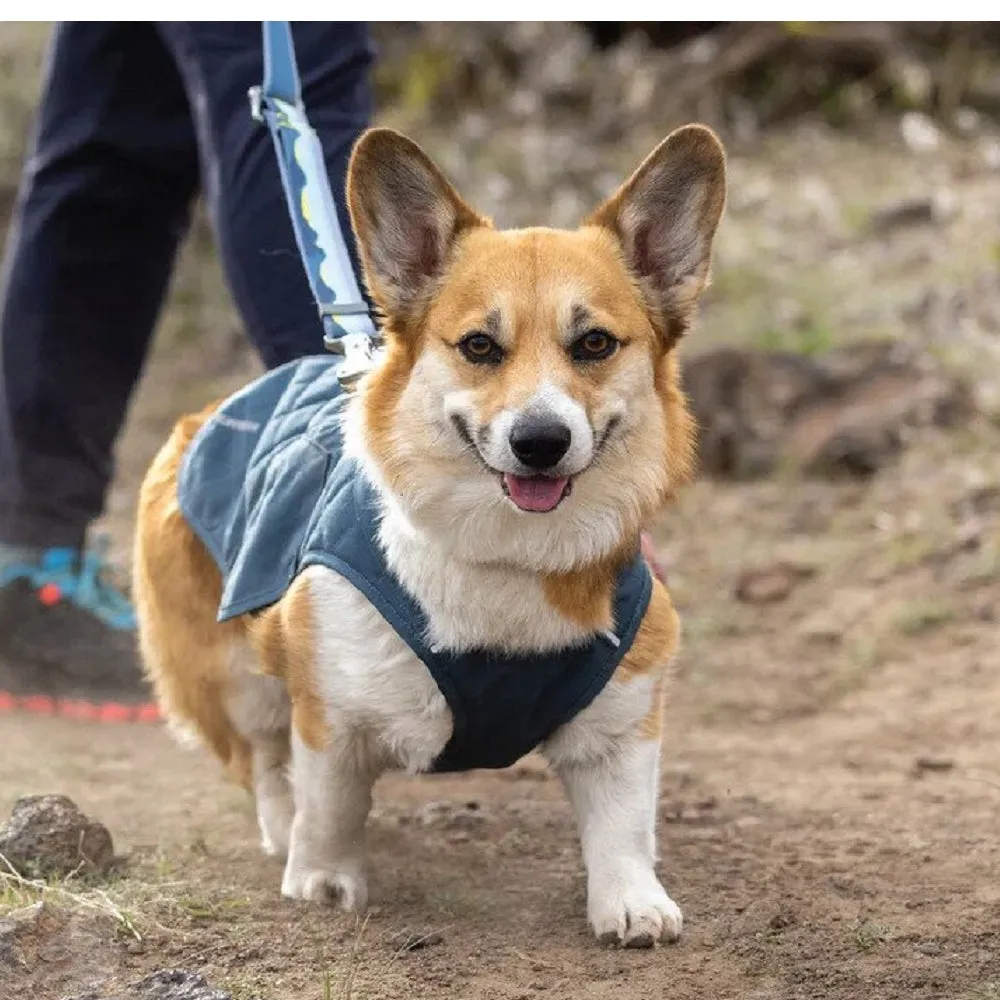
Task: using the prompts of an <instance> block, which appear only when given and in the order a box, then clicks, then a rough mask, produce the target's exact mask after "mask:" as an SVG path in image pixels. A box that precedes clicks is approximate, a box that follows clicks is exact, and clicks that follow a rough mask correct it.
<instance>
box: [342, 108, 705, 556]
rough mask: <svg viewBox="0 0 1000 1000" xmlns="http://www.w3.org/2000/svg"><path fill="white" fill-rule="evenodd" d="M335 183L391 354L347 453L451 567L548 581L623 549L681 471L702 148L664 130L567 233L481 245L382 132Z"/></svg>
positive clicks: (701, 216)
mask: <svg viewBox="0 0 1000 1000" xmlns="http://www.w3.org/2000/svg"><path fill="white" fill-rule="evenodd" d="M348 184H349V187H348V191H349V202H350V207H351V214H352V219H353V222H354V228H355V232H356V235H357V239H358V244H359V248H360V251H361V256H362V259H363V262H364V266H365V275H366V278H367V282H368V287H369V289H370V291H371V294H372V297H373V298H374V299H375V301H376V303H377V304H378V306H379V309H380V310H381V312H382V314H383V317H384V320H385V333H386V337H387V341H388V356H387V358H386V360H385V362H384V363H383V364H382V365H381V366H380V367H379V368H378V369H377V370H376V371H375V372H373V373H372V375H371V376H370V377H369V378H368V379H367V380H366V382H365V383H364V384H363V386H362V389H361V392H362V393H363V405H362V408H361V414H362V421H363V427H362V430H361V433H362V440H363V450H364V452H365V455H366V460H367V461H368V463H369V467H370V468H371V469H372V470H373V472H374V474H375V475H376V477H377V479H378V480H379V482H380V484H381V485H382V486H383V487H384V489H385V490H386V491H387V493H388V494H389V495H390V496H391V498H392V499H393V500H394V501H395V502H396V504H397V506H398V508H399V509H400V510H401V512H402V513H403V514H404V515H405V516H406V517H407V518H408V519H409V520H410V521H411V522H412V523H413V524H414V525H415V526H416V527H418V528H420V529H422V530H428V531H432V532H434V533H435V534H436V535H437V536H439V538H440V539H441V540H442V541H447V542H449V543H450V544H451V545H452V546H453V548H454V549H455V550H456V551H457V552H459V553H461V555H462V556H463V557H465V558H470V559H475V560H477V561H481V562H500V563H514V564H517V565H521V566H525V567H530V568H534V569H539V570H546V571H557V570H569V569H572V568H574V567H576V566H579V565H582V564H584V563H586V562H592V561H593V560H595V559H600V558H603V557H606V556H608V555H609V554H610V553H613V552H615V551H616V550H619V549H620V548H621V547H622V546H623V545H625V546H627V545H630V544H633V543H634V541H635V534H636V532H637V530H638V527H639V525H640V524H641V522H642V521H643V520H644V519H645V518H647V517H648V516H649V515H650V514H651V513H652V512H653V511H654V510H655V509H657V508H658V507H659V506H660V505H662V504H663V503H664V501H665V500H666V498H667V497H668V496H669V494H670V492H671V491H672V489H673V488H674V487H675V486H676V485H677V484H678V483H679V482H681V481H682V480H683V479H684V478H686V477H687V475H688V474H689V471H690V464H691V453H692V427H691V421H690V418H689V416H688V413H687V411H686V409H685V407H684V402H683V397H682V396H681V394H680V392H679V389H678V386H677V372H676V366H675V362H674V359H673V356H672V348H673V347H674V345H675V343H676V341H677V340H678V338H679V337H680V335H681V333H682V332H683V331H684V329H685V328H686V326H687V324H688V322H689V321H690V319H691V317H692V313H693V310H694V307H695V305H696V301H697V298H698V296H699V295H700V293H701V291H702V289H703V288H704V286H705V284H706V282H707V278H708V268H709V259H710V251H711V242H712V237H713V235H714V232H715V229H716V226H717V224H718V221H719V218H720V216H721V212H722V208H723V203H724V198H725V195H724V189H725V182H724V159H723V153H722V149H721V147H720V145H719V143H718V140H717V139H716V138H715V137H714V135H713V134H712V133H711V132H710V131H709V130H707V129H705V128H701V127H698V126H690V127H688V128H686V129H682V130H680V131H678V132H675V133H674V134H673V135H671V136H670V137H669V138H667V139H666V140H665V141H664V142H663V143H662V144H661V145H660V146H659V147H658V148H657V149H656V150H655V151H654V152H653V153H652V154H651V156H650V157H649V158H648V159H647V160H646V161H645V162H644V163H643V164H642V166H640V168H639V169H638V170H637V171H636V173H635V174H634V175H633V176H632V178H630V180H629V181H628V182H627V183H626V184H625V185H623V186H622V188H620V189H619V190H618V192H616V193H615V195H613V196H612V197H611V198H610V199H609V200H608V201H607V202H605V203H604V204H603V205H602V206H601V207H600V208H598V209H597V211H596V212H594V214H593V215H592V216H591V217H590V218H589V219H588V220H587V222H586V224H585V225H584V226H583V227H582V228H580V229H578V230H576V231H572V232H568V231H558V230H551V229H527V230H518V231H511V232H501V231H497V230H495V229H494V228H493V227H492V226H491V225H490V223H489V222H488V220H486V219H484V218H482V217H481V216H479V215H477V214H476V213H475V212H474V211H473V210H472V209H471V208H469V206H467V205H466V204H465V203H464V202H463V201H462V200H461V199H460V198H459V196H458V195H457V193H456V192H455V191H454V189H453V188H452V187H451V186H450V185H449V184H448V182H447V181H446V180H445V179H444V177H443V176H442V175H441V173H440V172H439V171H438V169H437V168H436V167H435V166H434V165H433V164H432V163H431V161H430V160H429V159H427V157H426V156H425V155H424V154H423V153H422V152H421V151H420V150H419V148H418V147H416V146H415V145H414V144H413V143H412V142H410V141H409V140H407V139H405V138H404V137H403V136H400V135H398V134H397V133H395V132H391V131H389V130H385V129H378V130H373V131H371V132H368V133H366V134H365V135H364V136H363V137H362V138H361V140H360V141H359V143H358V145H357V147H356V148H355V152H354V156H353V158H352V161H351V167H350V171H349V181H348Z"/></svg>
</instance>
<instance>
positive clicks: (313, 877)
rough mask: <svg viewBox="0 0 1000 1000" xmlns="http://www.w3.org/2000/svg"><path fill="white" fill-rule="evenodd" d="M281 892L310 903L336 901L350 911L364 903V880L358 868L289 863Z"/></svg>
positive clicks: (366, 884)
mask: <svg viewBox="0 0 1000 1000" xmlns="http://www.w3.org/2000/svg"><path fill="white" fill-rule="evenodd" d="M281 894H282V896H287V897H288V898H289V899H304V900H307V901H308V902H310V903H326V904H327V905H331V904H334V903H338V904H339V905H340V906H341V907H342V908H343V909H345V910H348V911H349V912H351V913H360V912H361V911H363V910H364V909H365V907H366V906H367V905H368V883H367V882H366V880H365V876H364V873H363V872H362V871H361V869H360V868H359V867H356V866H353V865H346V866H339V867H330V868H322V869H320V868H298V867H293V866H292V865H291V864H289V865H288V867H287V868H286V869H285V877H284V878H283V879H282V880H281Z"/></svg>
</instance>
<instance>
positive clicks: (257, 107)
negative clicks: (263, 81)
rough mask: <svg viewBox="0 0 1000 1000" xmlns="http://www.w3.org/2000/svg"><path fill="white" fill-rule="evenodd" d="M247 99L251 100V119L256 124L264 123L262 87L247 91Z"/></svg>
mask: <svg viewBox="0 0 1000 1000" xmlns="http://www.w3.org/2000/svg"><path fill="white" fill-rule="evenodd" d="M247 97H248V98H250V117H251V118H253V120H254V121H255V122H261V123H263V121H264V97H263V91H262V89H261V88H260V87H251V88H250V89H249V90H248V91H247Z"/></svg>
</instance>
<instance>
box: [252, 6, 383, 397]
mask: <svg viewBox="0 0 1000 1000" xmlns="http://www.w3.org/2000/svg"><path fill="white" fill-rule="evenodd" d="M262 24H263V29H264V30H263V39H264V83H263V85H262V86H260V87H252V88H251V89H250V108H251V113H252V114H253V117H254V118H255V119H256V120H257V121H261V122H265V123H266V124H267V127H268V129H270V132H271V136H272V138H273V139H274V149H275V152H276V153H277V155H278V166H279V168H280V170H281V185H282V187H283V188H284V191H285V200H286V202H287V203H288V213H289V215H290V216H291V220H292V228H293V229H294V230H295V241H296V243H297V244H298V247H299V255H300V256H301V258H302V265H303V267H304V268H305V271H306V277H307V278H308V279H309V286H310V288H311V289H312V294H313V298H314V299H315V300H316V305H317V307H318V308H319V315H320V319H321V320H322V321H323V343H324V344H325V346H326V348H327V350H329V351H332V352H333V353H335V354H342V355H343V356H344V360H343V361H342V362H341V364H340V368H339V371H338V378H339V380H340V383H341V385H342V386H344V387H345V388H351V387H353V385H354V384H355V382H357V380H358V378H359V377H360V376H361V375H363V374H364V373H365V372H366V371H368V370H369V369H370V368H371V367H372V365H373V364H374V363H375V361H376V360H377V357H378V348H379V346H380V345H381V337H380V336H379V332H378V330H377V329H376V327H375V323H374V321H373V320H372V316H371V313H370V311H369V309H368V306H367V304H366V303H365V300H364V298H363V297H362V295H361V289H360V287H359V286H358V279H357V276H356V275H355V273H354V268H353V267H352V266H351V258H350V256H349V255H348V253H347V245H346V244H345V242H344V236H343V233H342V232H341V229H340V219H339V218H338V216H337V209H336V206H335V205H334V202H333V195H332V194H331V192H330V178H329V176H328V174H327V172H326V161H325V160H324V158H323V147H322V146H321V145H320V141H319V137H318V136H317V135H316V132H315V131H314V130H313V128H312V126H311V125H310V124H309V120H308V119H307V118H306V109H305V106H304V105H303V103H302V86H301V84H300V82H299V71H298V67H297V66H296V63H295V47H294V44H293V42H292V30H291V25H290V22H288V21H264V22H262Z"/></svg>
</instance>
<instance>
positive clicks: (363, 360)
mask: <svg viewBox="0 0 1000 1000" xmlns="http://www.w3.org/2000/svg"><path fill="white" fill-rule="evenodd" d="M325 343H326V348H327V350H328V351H330V352H331V353H333V354H341V355H343V358H344V360H343V361H341V363H340V367H339V368H338V369H337V381H338V382H339V383H340V386H341V388H342V389H344V390H345V391H347V392H350V391H351V390H353V389H354V387H355V386H356V385H357V384H358V380H359V379H360V378H361V376H362V375H364V374H365V373H366V372H369V371H371V370H372V368H374V367H375V364H376V363H377V362H378V360H379V357H380V356H381V352H382V344H381V341H380V340H376V339H375V338H373V337H370V336H368V335H367V334H365V333H348V334H346V335H345V336H343V337H327V338H325Z"/></svg>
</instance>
